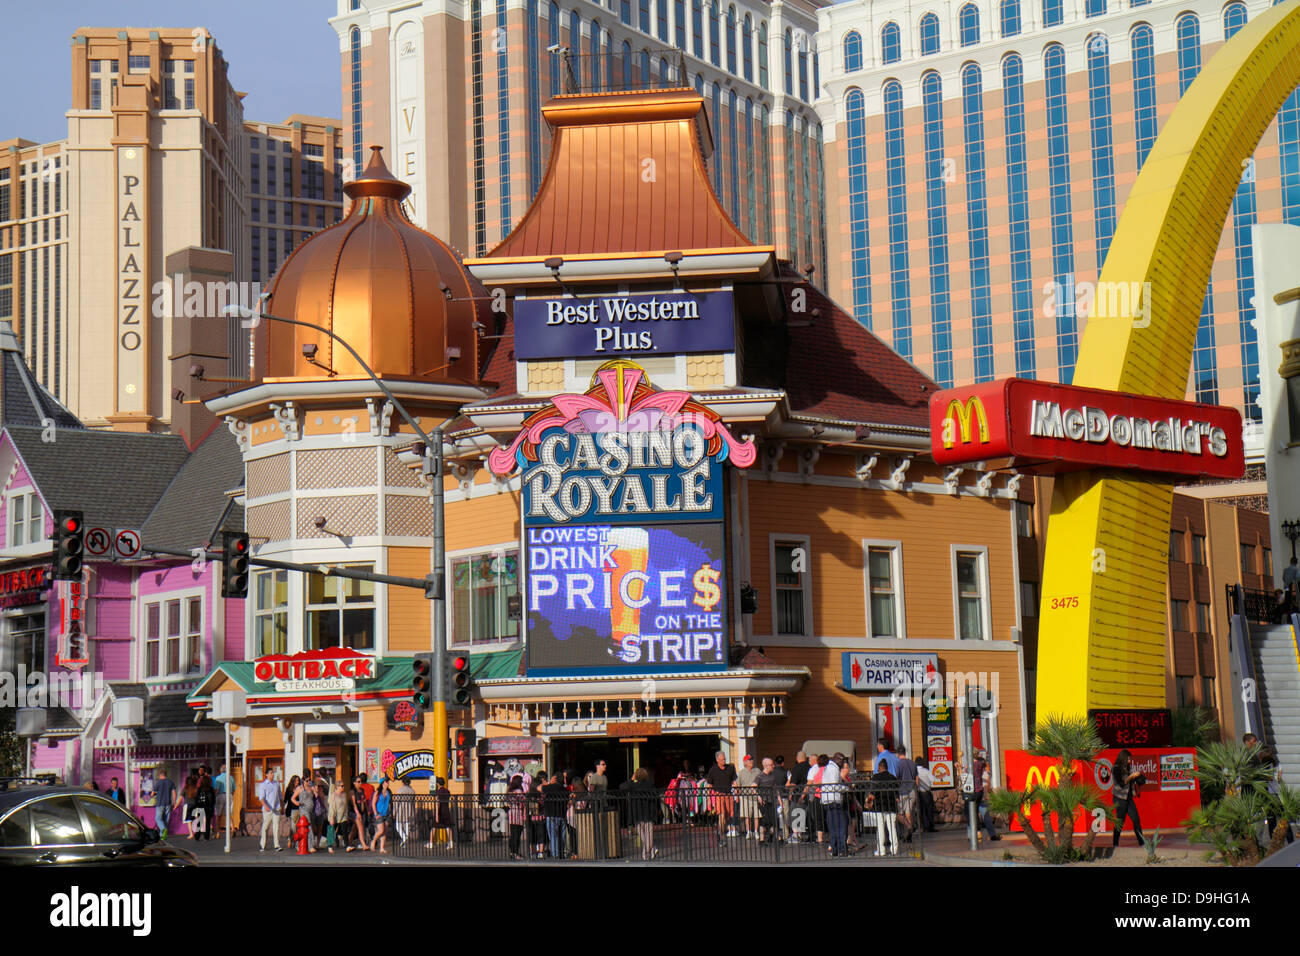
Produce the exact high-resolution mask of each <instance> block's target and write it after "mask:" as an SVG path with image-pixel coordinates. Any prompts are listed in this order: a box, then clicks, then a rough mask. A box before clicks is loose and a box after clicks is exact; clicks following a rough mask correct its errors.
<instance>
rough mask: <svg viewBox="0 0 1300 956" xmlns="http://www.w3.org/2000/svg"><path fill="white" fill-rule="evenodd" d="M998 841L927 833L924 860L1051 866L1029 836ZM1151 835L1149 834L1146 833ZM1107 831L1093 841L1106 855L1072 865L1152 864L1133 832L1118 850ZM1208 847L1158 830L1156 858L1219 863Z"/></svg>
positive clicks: (1077, 841) (1171, 862)
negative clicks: (1210, 858) (975, 842)
mask: <svg viewBox="0 0 1300 956" xmlns="http://www.w3.org/2000/svg"><path fill="white" fill-rule="evenodd" d="M998 833H999V835H1000V836H1001V837H1002V839H1001V840H998V841H995V842H990V841H989V840H988V838H987V836H986V837H985V838H984V839H983V840H982V841H981V842H980V843H979V849H978V850H974V851H972V850H971V848H970V837H969V836H968V835H967V832H966V829H965V828H964V827H963V828H959V829H951V830H941V831H939V832H938V833H928V834H926V840H927V842H926V845H925V851H924V856H925V859H926V861H927V862H929V863H935V864H938V865H940V866H1050V865H1051V864H1047V863H1043V861H1042V859H1041V858H1040V857H1039V855H1038V851H1037V850H1035V849H1034V847H1033V846H1032V845H1031V844H1030V842H1029V839H1028V838H1027V837H1026V836H1025V835H1024V834H1023V833H1019V832H1012V833H1008V832H1006V831H1004V830H999V831H998ZM1147 836H1148V837H1150V836H1151V834H1150V833H1148V834H1147ZM1112 839H1113V836H1112V834H1110V833H1101V834H1098V835H1097V838H1096V839H1095V840H1094V841H1093V849H1094V850H1102V851H1103V852H1104V853H1105V854H1106V855H1105V856H1104V857H1103V858H1100V859H1094V860H1093V861H1092V862H1091V863H1087V864H1072V865H1075V866H1080V865H1087V866H1151V865H1152V864H1150V863H1148V862H1147V851H1146V850H1145V849H1144V848H1142V847H1140V846H1138V845H1137V840H1136V839H1135V838H1134V837H1133V834H1132V833H1129V832H1127V831H1126V832H1125V833H1124V835H1123V836H1122V837H1121V838H1120V845H1119V848H1118V849H1114V850H1112V848H1111V841H1112ZM1082 843H1083V834H1081V833H1076V834H1075V835H1074V845H1075V846H1076V847H1077V846H1080V845H1081V844H1082ZM1209 852H1210V847H1209V846H1208V845H1205V844H1196V845H1195V846H1193V845H1191V844H1190V843H1188V841H1187V832H1186V831H1185V830H1182V829H1179V830H1170V831H1164V830H1162V831H1160V842H1159V845H1158V847H1157V849H1156V857H1157V859H1158V861H1159V862H1158V863H1156V864H1155V865H1156V866H1160V867H1188V866H1218V865H1219V864H1218V863H1215V862H1212V861H1207V860H1206V859H1205V857H1206V854H1208V853H1209Z"/></svg>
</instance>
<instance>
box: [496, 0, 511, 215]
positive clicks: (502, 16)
mask: <svg viewBox="0 0 1300 956" xmlns="http://www.w3.org/2000/svg"><path fill="white" fill-rule="evenodd" d="M496 28H497V31H498V36H505V32H506V7H505V4H504V3H499V4H497V26H496ZM507 53H508V51H507V48H506V44H504V43H503V44H501V45H500V47H499V49H497V51H496V54H497V77H496V79H497V156H498V159H497V172H498V173H499V174H500V179H499V182H500V183H501V206H500V209H501V219H500V225H501V237H502V238H505V236H506V235H508V234H509V232H510V171H511V170H510V166H511V163H510V159H511V156H510V144H511V140H510V90H509V85H508V83H507V80H506V78H507V77H508V76H509V75H510V62H509V58H508V55H507Z"/></svg>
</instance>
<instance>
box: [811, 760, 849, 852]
mask: <svg viewBox="0 0 1300 956" xmlns="http://www.w3.org/2000/svg"><path fill="white" fill-rule="evenodd" d="M820 762H821V761H818V763H820ZM843 763H844V755H843V754H838V753H837V754H836V755H835V756H834V757H832V758H831V759H830V760H829V761H827V763H826V766H825V767H823V768H822V807H823V808H824V809H825V810H826V825H827V829H828V830H829V831H830V836H831V856H847V855H848V847H847V843H848V836H849V820H848V817H847V815H846V814H845V812H844V793H843V790H844V788H843V786H842V785H841V783H840V780H841V773H840V767H841V766H842V765H843Z"/></svg>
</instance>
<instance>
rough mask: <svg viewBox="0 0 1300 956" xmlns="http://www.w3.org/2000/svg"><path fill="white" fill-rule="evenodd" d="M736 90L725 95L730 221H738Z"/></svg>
mask: <svg viewBox="0 0 1300 956" xmlns="http://www.w3.org/2000/svg"><path fill="white" fill-rule="evenodd" d="M736 99H737V98H736V91H735V90H731V91H729V95H728V97H727V100H728V102H727V156H728V158H729V159H730V160H731V175H730V176H729V177H728V187H729V189H730V191H731V221H732V222H739V221H740V148H739V145H740V144H739V140H740V136H739V135H738V132H739V129H738V127H739V124H738V123H737V119H738V118H737V116H736V113H737V111H738V109H739V108H738V106H737V103H736Z"/></svg>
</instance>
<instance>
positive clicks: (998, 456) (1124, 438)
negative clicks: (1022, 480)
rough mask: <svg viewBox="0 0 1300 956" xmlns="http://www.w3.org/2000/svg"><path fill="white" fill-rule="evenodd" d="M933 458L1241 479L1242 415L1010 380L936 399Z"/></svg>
mask: <svg viewBox="0 0 1300 956" xmlns="http://www.w3.org/2000/svg"><path fill="white" fill-rule="evenodd" d="M930 447H931V452H932V453H933V455H934V460H935V462H936V463H938V464H941V465H958V464H965V463H969V462H987V463H993V462H996V463H998V466H1000V467H1014V468H1016V469H1017V470H1019V471H1022V472H1026V473H1029V474H1061V473H1064V472H1070V471H1080V470H1083V469H1087V468H1116V469H1125V470H1137V471H1147V472H1152V473H1156V474H1161V475H1171V476H1172V475H1195V476H1200V477H1208V478H1240V477H1241V475H1242V472H1243V471H1244V470H1245V449H1244V448H1243V445H1242V426H1241V415H1240V414H1239V413H1238V412H1237V411H1236V410H1235V409H1232V408H1224V407H1222V406H1218V405H1204V404H1200V403H1197V402H1185V401H1179V400H1175V399H1166V398H1155V397H1152V396H1149V395H1133V394H1130V393H1127V392H1112V391H1108V390H1106V389H1099V388H1081V387H1078V386H1073V385H1058V384H1054V383H1051V382H1036V381H1031V380H1030V379H1023V378H1007V379H1001V380H999V381H996V382H985V383H982V384H979V385H970V386H966V387H963V388H952V389H944V390H942V391H938V392H935V393H934V395H932V396H931V398H930Z"/></svg>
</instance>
